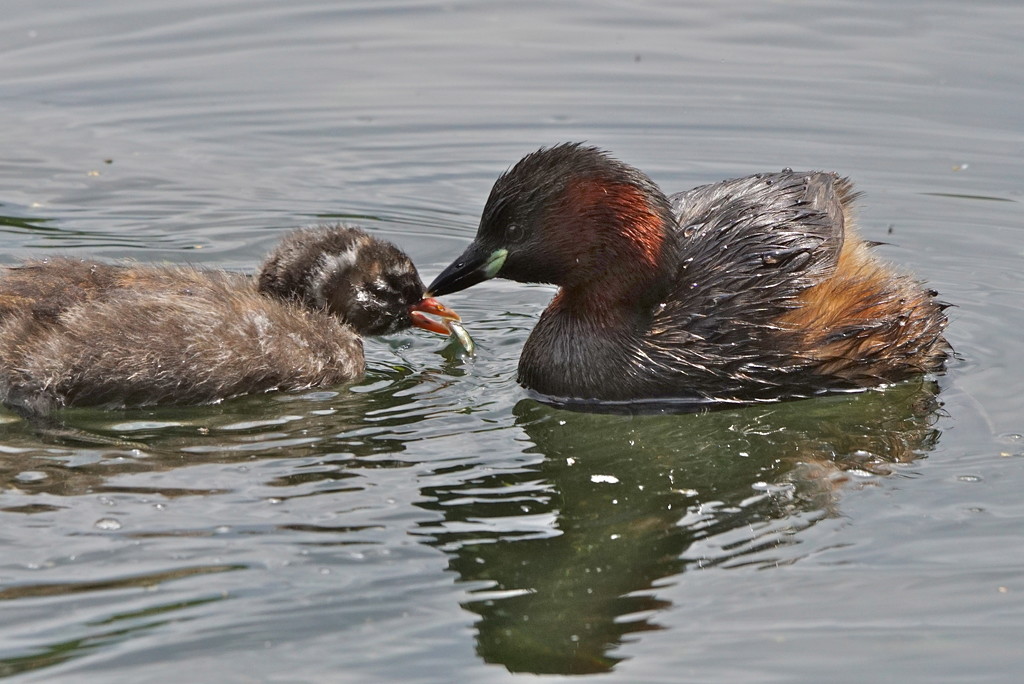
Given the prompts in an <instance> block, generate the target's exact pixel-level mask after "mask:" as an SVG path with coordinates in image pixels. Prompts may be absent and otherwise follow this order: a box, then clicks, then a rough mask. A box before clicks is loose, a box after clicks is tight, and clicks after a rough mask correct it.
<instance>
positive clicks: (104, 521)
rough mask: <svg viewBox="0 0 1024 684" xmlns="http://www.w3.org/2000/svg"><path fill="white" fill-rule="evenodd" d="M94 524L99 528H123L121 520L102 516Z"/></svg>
mask: <svg viewBox="0 0 1024 684" xmlns="http://www.w3.org/2000/svg"><path fill="white" fill-rule="evenodd" d="M92 526H93V527H95V528H96V529H97V530H119V529H121V521H120V520H116V519H114V518H100V519H99V520H97V521H96V522H94V523H93V525H92Z"/></svg>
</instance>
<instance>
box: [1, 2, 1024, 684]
mask: <svg viewBox="0 0 1024 684" xmlns="http://www.w3.org/2000/svg"><path fill="white" fill-rule="evenodd" d="M7 4H8V6H7V8H6V12H5V21H4V25H3V28H2V29H0V32H2V36H3V41H2V42H0V45H2V46H3V47H2V48H0V98H2V100H3V102H4V107H3V108H0V131H2V132H0V145H2V148H3V154H2V155H0V234H2V236H3V245H4V249H3V250H2V253H0V261H3V262H7V263H10V262H14V261H16V260H17V259H19V258H22V257H25V256H28V255H30V254H39V253H56V252H60V253H67V254H74V255H85V254H89V255H98V256H100V257H105V258H131V259H135V260H141V261H151V260H152V261H173V262H188V263H197V264H206V265H211V266H219V267H224V268H230V269H241V270H247V269H252V268H253V267H254V265H255V264H256V263H258V261H259V259H260V258H261V257H262V255H263V254H264V253H265V252H266V251H267V250H268V249H269V248H270V246H271V245H273V244H274V242H275V241H276V240H277V239H278V238H279V236H280V235H281V233H282V232H283V231H284V230H286V229H288V228H290V227H293V226H298V225H303V224H307V223H314V222H323V221H334V220H347V221H353V222H357V223H360V224H362V225H364V226H365V227H367V228H368V229H369V230H371V231H372V232H374V233H375V234H377V235H380V236H382V237H385V238H388V239H391V240H394V241H396V242H398V243H399V244H401V245H402V246H403V247H404V248H405V249H406V250H407V251H408V252H409V253H410V254H411V255H412V256H413V258H414V260H415V261H416V262H417V264H418V265H419V266H420V269H421V271H422V272H423V274H424V277H425V279H428V280H429V278H431V277H432V276H433V275H434V274H436V273H437V271H438V270H439V269H440V268H441V267H443V266H444V265H445V264H447V262H448V261H449V260H450V259H451V258H453V257H454V256H455V255H457V254H458V253H459V252H460V251H461V249H462V248H463V247H464V246H465V244H466V243H467V242H468V241H469V239H470V238H471V237H472V235H473V233H474V231H475V226H476V221H477V218H478V216H479V212H480V209H481V208H482V205H483V202H484V200H485V198H486V195H487V192H488V190H489V188H490V185H491V183H492V182H493V181H494V179H495V178H496V177H497V175H498V174H500V173H501V172H502V171H503V170H504V169H506V168H507V167H508V166H509V165H510V164H512V163H513V162H515V161H516V160H517V159H518V158H519V157H521V156H522V155H524V154H526V153H527V152H530V151H532V150H534V149H536V148H538V147H540V146H542V145H549V144H553V143H557V142H561V141H567V140H587V141H589V142H591V143H593V144H597V145H600V146H603V147H606V148H608V149H610V150H612V151H613V152H614V153H615V154H616V155H617V156H619V157H620V158H622V159H624V160H625V161H628V162H630V163H632V164H635V165H637V166H639V167H640V168H642V169H644V170H645V171H647V172H648V173H649V174H650V175H651V176H652V177H653V178H654V179H655V180H656V181H657V182H658V183H659V184H661V185H662V187H663V188H664V189H665V190H666V191H669V192H674V191H677V190H681V189H685V188H688V187H692V186H694V185H697V184H700V183H706V182H711V181H714V180H717V179H720V178H726V177H733V176H737V175H742V174H746V173H752V172H756V171H761V170H775V169H779V168H782V167H784V166H790V167H794V168H822V169H834V170H837V171H839V172H841V173H843V174H846V175H849V176H851V177H852V178H853V179H854V181H855V183H856V184H857V186H858V188H859V189H860V190H862V191H863V193H864V195H863V198H862V200H861V229H862V232H863V234H864V236H865V237H866V238H868V239H871V240H878V241H883V242H885V243H887V244H886V245H884V246H883V247H881V248H880V250H881V252H882V254H883V255H884V256H885V257H886V258H889V259H891V260H893V261H896V262H899V263H900V264H902V265H904V266H905V267H906V268H908V269H911V270H913V271H914V272H916V273H917V274H919V275H920V276H921V277H923V278H925V279H927V280H928V281H929V283H930V284H931V285H932V286H934V287H935V288H936V289H938V290H939V291H940V292H941V293H942V296H943V298H944V299H946V300H947V301H950V302H952V303H954V304H955V305H956V308H954V309H952V310H951V318H952V323H951V326H950V330H949V337H950V340H951V341H952V343H953V344H954V346H955V348H956V350H957V354H958V357H957V359H955V360H954V361H953V363H952V364H951V367H950V370H949V372H948V373H947V374H945V375H944V376H942V377H939V378H926V379H923V380H920V381H913V382H908V383H904V384H901V385H898V386H895V387H891V388H887V389H885V390H881V391H871V392H866V393H863V394H857V395H847V396H835V397H828V398H821V399H815V400H809V401H802V402H792V403H787V404H779V405H772V406H760V407H747V408H736V409H731V410H726V411H718V412H713V413H707V414H700V415H674V416H673V415H645V416H620V415H615V416H608V415H595V414H590V413H577V412H570V411H565V410H560V409H557V408H552V407H547V406H544V405H541V404H538V403H537V402H535V401H533V400H532V399H531V398H529V397H528V396H527V394H526V393H525V392H524V391H523V390H522V389H520V388H519V387H518V386H517V385H516V384H515V380H514V378H515V366H516V361H517V359H518V354H519V350H520V349H521V347H522V344H523V341H524V340H525V338H526V336H527V335H528V333H529V331H530V329H531V328H532V326H533V324H534V322H535V320H536V316H537V315H538V314H539V312H540V311H541V310H542V309H543V307H544V306H545V304H546V302H547V300H548V299H549V298H550V296H551V294H552V290H551V288H548V287H541V286H523V285H519V284H514V283H507V282H493V283H488V284H486V285H483V286H480V287H477V288H474V289H473V290H472V291H470V292H467V293H460V294H457V295H454V296H452V297H449V298H447V299H448V302H449V303H451V304H452V305H453V306H455V307H456V308H457V309H458V310H459V311H460V313H462V314H463V317H464V319H465V320H466V321H467V325H468V326H469V328H470V330H471V331H472V333H473V335H474V337H475V339H476V341H477V343H478V346H479V353H478V355H477V357H476V358H475V359H466V358H463V357H462V356H460V355H459V354H458V353H455V352H454V351H453V350H452V349H451V348H450V347H447V346H446V345H445V344H444V343H443V341H441V340H440V339H439V338H436V337H431V336H428V335H423V334H417V333H407V334H404V335H399V336H396V337H395V338H392V339H389V340H372V341H369V342H368V343H367V352H368V360H369V366H370V372H369V373H368V376H367V379H366V380H365V382H363V383H360V384H359V385H357V386H355V387H350V388H346V387H341V388H336V389H333V390H330V391H321V392H312V393H305V394H297V395H295V394H271V395H266V396H259V397H250V398H244V399H240V400H236V401H230V402H226V403H224V404H222V405H218V406H212V407H199V408H183V409H160V410H136V411H115V412H100V411H85V410H76V411H68V412H66V414H65V415H64V416H62V419H63V421H64V423H65V425H66V427H68V428H71V429H74V430H80V431H84V432H87V433H89V434H92V435H95V436H98V437H101V438H105V439H106V440H107V442H109V443H104V444H101V443H97V444H83V443H81V442H76V441H74V440H70V439H68V438H66V437H63V436H61V435H60V434H54V433H53V432H46V431H40V430H38V429H35V428H34V427H33V426H31V425H29V424H27V423H26V422H25V421H22V420H21V419H19V418H17V417H16V416H14V415H13V414H2V415H0V420H2V421H3V422H2V424H0V522H2V525H0V530H2V532H0V606H2V611H3V616H4V619H3V621H2V625H0V677H2V676H7V677H11V678H13V679H15V680H18V681H40V682H41V681H54V680H65V681H76V682H78V681H82V682H90V681H96V682H100V681H102V682H111V681H126V682H127V681H132V682H134V681H180V680H183V679H187V678H191V679H193V680H195V681H228V682H235V681H238V682H245V681H360V682H362V681H389V680H391V681H393V680H403V681H452V680H459V681H504V680H506V679H511V678H518V673H524V674H526V673H532V674H527V676H529V677H530V679H531V680H535V679H537V677H536V676H535V674H540V675H545V676H550V677H551V678H558V677H560V676H561V675H568V674H574V675H588V674H598V673H603V674H604V679H605V680H607V679H608V676H609V675H610V676H611V678H613V679H618V680H622V681H673V682H675V681H695V682H703V681H720V682H727V681H736V682H754V681H780V682H781V681H786V682H790V681H851V682H854V681H857V682H859V681H881V680H887V681H922V682H924V681H927V682H941V681H974V682H984V681H1008V680H1009V679H1011V678H1012V677H1013V676H1014V674H1015V673H1017V672H1019V670H1020V668H1021V666H1022V665H1024V657H1022V656H1021V651H1020V645H1019V644H1020V634H1021V630H1022V628H1024V601H1022V598H1021V597H1022V596H1024V583H1022V581H1021V573H1020V569H1021V567H1024V539H1022V533H1021V529H1024V526H1022V524H1021V523H1022V521H1024V504H1022V503H1021V497H1020V495H1019V492H1020V489H1021V485H1022V483H1024V474H1022V464H1024V460H1022V459H1024V436H1022V434H1024V420H1022V416H1024V399H1022V392H1021V387H1022V386H1024V382H1022V381H1024V373H1022V371H1021V365H1020V363H1019V359H1020V358H1022V357H1024V344H1022V342H1021V335H1020V330H1021V329H1022V327H1024V314H1022V311H1021V306H1020V301H1021V296H1022V294H1024V277H1022V273H1024V269H1022V259H1024V247H1022V244H1024V242H1022V232H1021V231H1022V227H1021V224H1022V221H1021V218H1022V214H1021V209H1020V207H1021V204H1020V203H1021V198H1022V194H1024V193H1022V188H1024V172H1022V168H1021V164H1020V159H1021V158H1022V157H1024V138H1022V135H1021V132H1020V121H1024V89H1022V88H1021V86H1020V74H1021V73H1024V53H1022V52H1021V50H1020V35H1021V34H1022V31H1024V9H1021V8H1020V7H1018V5H1017V4H1016V3H1011V2H983V3H974V4H971V5H965V4H962V3H954V2H927V3H926V2H907V3H902V4H900V5H899V6H893V5H891V4H890V3H884V2H866V3H865V2H856V3H855V2H840V3H823V2H802V3H797V4H780V3H770V4H765V3H754V2H746V3H744V2H741V3H730V4H727V5H722V6H717V5H716V6H711V5H707V6H704V5H700V4H692V5H684V6H679V4H678V3H670V2H656V1H648V2H640V3H635V2H634V3H619V2H612V1H609V2H599V3H582V2H570V3H560V4H558V5H557V6H551V5H549V4H548V3H539V2H528V3H516V4H514V5H513V4H509V5H508V6H503V5H501V4H495V3H484V2H464V3H434V2H416V1H412V0H399V1H395V2H386V3H381V2H345V3H328V2H316V1H313V0H308V1H300V2H293V3H289V4H288V6H287V7H285V6H282V5H280V3H273V2H237V1H233V0H219V1H218V2H214V3H209V2H203V3H200V2H175V3H167V2H150V3H142V4H140V3H137V2H127V1H125V0H99V1H98V2H93V3H89V4H88V5H81V6H77V5H76V6H71V5H66V6H59V5H53V4H49V5H45V4H40V3H38V2H29V1H28V0H12V1H11V2H8V3H7ZM544 678H546V677H542V679H544Z"/></svg>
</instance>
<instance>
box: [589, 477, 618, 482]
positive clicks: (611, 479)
mask: <svg viewBox="0 0 1024 684" xmlns="http://www.w3.org/2000/svg"><path fill="white" fill-rule="evenodd" d="M590 481H591V482H593V483H595V484H617V483H618V482H619V478H617V477H615V476H614V475H591V476H590Z"/></svg>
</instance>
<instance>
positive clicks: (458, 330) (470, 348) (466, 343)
mask: <svg viewBox="0 0 1024 684" xmlns="http://www.w3.org/2000/svg"><path fill="white" fill-rule="evenodd" d="M445 324H446V325H447V326H448V330H449V331H450V332H451V334H452V337H454V338H455V339H457V340H458V341H459V344H461V345H462V348H463V349H465V350H466V353H467V354H469V355H470V356H473V354H475V353H476V344H475V343H474V342H473V338H472V337H470V336H469V332H468V331H467V330H466V329H465V328H464V327H462V324H461V323H459V322H458V321H445Z"/></svg>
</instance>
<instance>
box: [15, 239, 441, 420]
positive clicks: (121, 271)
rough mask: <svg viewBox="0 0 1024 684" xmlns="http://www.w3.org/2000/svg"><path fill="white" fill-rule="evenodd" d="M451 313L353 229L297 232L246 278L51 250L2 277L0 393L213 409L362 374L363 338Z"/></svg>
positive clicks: (395, 258) (50, 402)
mask: <svg viewBox="0 0 1024 684" xmlns="http://www.w3.org/2000/svg"><path fill="white" fill-rule="evenodd" d="M423 312H427V313H434V314H438V315H441V316H446V317H448V318H456V316H455V314H454V312H450V311H448V310H445V309H444V308H443V307H441V306H440V304H439V303H438V302H436V301H435V300H427V299H424V297H423V284H422V282H421V281H420V278H419V275H418V274H417V272H416V269H415V267H414V266H413V264H412V262H411V261H410V260H409V258H408V256H406V255H405V254H404V253H403V252H402V251H401V250H399V249H398V248H397V247H395V246H394V245H392V244H390V243H387V242H383V241H380V240H376V239H374V238H371V237H370V236H368V235H367V234H366V233H364V232H362V231H361V230H358V229H355V228H351V227H345V226H329V227H321V228H316V229H306V230H299V231H295V232H293V233H291V234H289V235H288V236H286V237H285V239H284V240H283V241H282V242H281V243H280V245H279V246H278V247H277V249H275V250H274V252H273V253H271V255H270V256H269V257H268V259H267V261H266V262H265V264H264V266H263V268H262V269H261V272H260V275H259V277H258V278H257V279H253V278H251V277H249V276H247V275H243V274H239V273H229V272H224V271H215V270H203V269H197V268H192V267H188V266H152V265H138V264H130V265H128V264H107V263H101V262H96V261H88V260H78V259H69V258H54V259H45V260H40V261H31V262H26V263H24V264H21V265H19V266H14V267H10V268H7V269H4V271H3V273H2V274H0V400H2V401H3V403H4V404H5V405H6V406H8V407H11V408H13V409H15V410H18V411H20V412H22V413H26V414H45V413H48V412H49V411H51V410H53V409H55V408H60V407H63V406H82V405H88V406H95V405H101V406H140V405H152V404H168V403H209V402H215V401H219V400H222V399H225V398H228V397H232V396H237V395H240V394H246V393H250V392H261V391H267V390H271V389H291V390H294V389H303V388H308V387H323V386H330V385H337V384H340V383H344V382H349V381H352V380H355V379H358V378H359V377H361V376H362V374H363V370H364V359H363V347H362V341H361V339H360V337H359V334H371V335H377V334H386V333H391V332H395V331H397V330H401V329H403V328H408V327H410V326H413V325H416V326H418V327H425V328H428V329H431V330H437V331H443V330H444V327H443V326H441V325H440V324H438V323H437V322H436V321H433V320H431V319H428V318H427V317H426V316H424V315H423Z"/></svg>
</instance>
